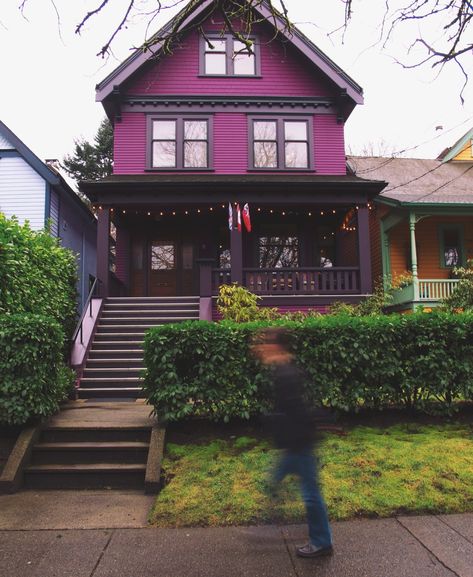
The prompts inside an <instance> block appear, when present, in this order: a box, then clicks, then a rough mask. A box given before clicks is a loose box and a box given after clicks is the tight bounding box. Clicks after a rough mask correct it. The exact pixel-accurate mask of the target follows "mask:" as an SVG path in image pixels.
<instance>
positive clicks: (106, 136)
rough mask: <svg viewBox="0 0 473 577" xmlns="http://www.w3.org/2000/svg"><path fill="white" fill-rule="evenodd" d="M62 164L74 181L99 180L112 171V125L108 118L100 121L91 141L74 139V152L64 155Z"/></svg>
mask: <svg viewBox="0 0 473 577" xmlns="http://www.w3.org/2000/svg"><path fill="white" fill-rule="evenodd" d="M62 165H63V167H64V169H65V170H66V172H67V173H68V174H69V175H70V176H71V177H72V178H73V179H74V180H76V181H80V180H100V179H101V178H104V177H105V176H108V175H109V174H111V173H112V168H113V127H112V125H111V123H110V121H109V120H108V118H104V119H103V120H102V122H101V123H100V126H99V129H98V130H97V134H96V135H95V137H94V141H93V143H91V142H88V141H87V140H84V139H78V140H76V141H75V147H74V153H73V154H68V155H66V156H65V157H64V160H63V162H62Z"/></svg>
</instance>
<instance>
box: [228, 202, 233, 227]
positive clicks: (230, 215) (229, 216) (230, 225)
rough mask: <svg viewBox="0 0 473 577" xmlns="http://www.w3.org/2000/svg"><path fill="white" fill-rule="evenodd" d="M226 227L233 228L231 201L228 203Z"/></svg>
mask: <svg viewBox="0 0 473 577" xmlns="http://www.w3.org/2000/svg"><path fill="white" fill-rule="evenodd" d="M228 228H229V229H230V230H233V208H232V203H231V202H229V203H228Z"/></svg>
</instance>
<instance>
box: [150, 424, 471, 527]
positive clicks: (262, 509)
mask: <svg viewBox="0 0 473 577" xmlns="http://www.w3.org/2000/svg"><path fill="white" fill-rule="evenodd" d="M318 454H319V457H320V463H321V474H320V478H321V484H322V487H323V491H324V495H325V499H326V501H327V506H328V509H329V514H330V518H331V519H332V520H341V519H351V518H355V517H361V516H367V517H373V516H377V517H387V516H392V515H394V514H397V513H402V514H405V513H424V512H429V513H454V512H464V511H473V426H471V425H468V424H456V425H419V424H400V425H395V426H391V427H387V428H374V427H355V428H353V429H351V430H349V431H347V432H346V435H344V436H338V435H335V434H332V433H326V434H325V435H324V438H323V440H322V442H321V444H320V446H319V449H318ZM276 458H277V451H275V450H274V449H273V448H272V447H271V445H270V444H269V443H268V442H267V441H266V440H264V439H263V438H261V436H254V437H253V436H238V435H236V436H234V437H229V436H228V435H227V436H224V435H223V436H222V438H214V439H211V438H208V439H206V440H202V439H200V441H199V440H198V439H197V440H196V441H194V442H169V443H168V444H167V447H166V456H165V459H164V462H163V472H164V476H165V482H166V485H165V487H164V488H163V490H162V491H161V493H160V494H159V495H158V497H157V499H156V502H155V505H154V507H153V509H152V511H151V514H150V521H151V523H152V524H153V525H155V526H159V527H170V526H173V527H176V526H191V525H201V526H218V525H233V524H241V525H245V524H256V523H268V522H284V523H291V522H302V521H304V509H303V505H302V503H301V501H300V497H299V491H298V485H297V481H296V480H295V479H293V478H288V479H286V480H285V482H284V483H283V484H282V486H281V491H280V494H279V496H278V498H277V499H276V500H271V499H270V498H269V496H268V495H267V491H266V489H267V477H268V471H270V469H271V466H272V465H273V463H274V461H275V459H276Z"/></svg>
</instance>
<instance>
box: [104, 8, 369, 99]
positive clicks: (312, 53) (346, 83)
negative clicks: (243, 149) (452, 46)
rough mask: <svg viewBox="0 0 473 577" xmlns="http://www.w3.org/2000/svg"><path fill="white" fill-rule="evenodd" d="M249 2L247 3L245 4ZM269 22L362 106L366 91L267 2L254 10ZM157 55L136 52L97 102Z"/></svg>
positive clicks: (106, 80) (194, 12)
mask: <svg viewBox="0 0 473 577" xmlns="http://www.w3.org/2000/svg"><path fill="white" fill-rule="evenodd" d="M243 1H244V2H246V1H247V0H243ZM213 2H214V0H200V1H199V0H197V2H196V3H195V6H194V7H193V9H192V10H191V11H190V13H189V15H188V17H187V18H186V19H185V20H184V22H183V25H182V27H181V30H182V31H185V29H186V28H187V27H188V26H190V25H191V24H192V22H193V21H194V20H195V19H196V18H198V16H199V15H201V14H202V13H203V12H205V10H207V9H208V8H209V7H210V6H211V4H212V3H213ZM188 6H189V5H187V6H186V7H185V8H184V9H183V10H181V12H179V13H178V14H177V15H176V16H175V17H174V18H173V19H172V20H171V21H169V22H168V23H167V24H166V25H165V26H164V27H163V28H161V30H159V31H158V32H157V33H156V34H155V35H154V36H153V38H159V37H163V36H166V33H168V32H169V31H170V30H171V29H172V26H173V24H174V22H175V21H176V20H178V19H179V18H180V17H182V15H183V14H185V12H186V10H189V7H188ZM253 8H254V10H256V11H257V12H258V13H259V14H260V15H261V16H262V17H263V18H265V19H266V21H267V22H268V23H269V24H270V25H271V26H274V27H275V28H277V30H278V32H279V33H280V34H282V35H283V36H284V37H285V38H286V39H287V40H288V41H289V42H291V43H292V44H293V46H295V47H296V48H297V49H298V50H299V51H300V52H302V53H303V54H304V55H305V56H306V57H307V58H308V59H309V60H310V61H311V62H312V63H313V64H314V66H316V67H317V68H318V69H319V70H321V71H322V72H323V73H324V74H325V75H326V76H327V77H328V78H330V80H332V81H333V82H334V83H335V85H336V86H338V87H339V88H340V90H341V91H346V94H347V95H348V96H349V97H350V98H351V99H352V100H353V101H354V102H355V103H356V104H363V89H362V88H361V86H359V85H358V84H357V83H356V82H355V81H354V80H353V79H352V78H351V77H350V76H348V74H346V73H345V72H344V71H343V70H342V69H341V68H340V67H339V66H337V65H336V64H335V62H333V60H331V59H330V58H329V57H328V56H327V55H326V54H325V53H324V52H322V51H321V50H320V49H319V48H318V47H317V46H316V45H315V44H314V43H313V42H312V41H311V40H309V38H307V36H305V35H304V34H303V33H302V32H301V31H300V30H298V29H297V28H296V27H294V26H292V27H291V28H290V30H289V29H288V28H287V26H286V24H285V22H284V20H283V18H282V17H280V16H278V17H276V18H274V16H273V14H272V13H271V11H270V8H269V7H268V4H267V2H266V1H263V2H262V3H261V4H258V5H257V6H254V7H253ZM161 47H162V42H160V43H157V44H156V51H157V50H159V49H160V48H161ZM156 51H150V50H148V51H147V52H143V51H142V50H140V49H138V50H136V51H135V52H134V53H133V54H132V55H131V56H129V57H128V58H127V59H126V60H124V61H123V62H122V63H121V64H120V65H119V66H118V67H117V68H116V69H115V70H114V71H113V72H111V73H110V74H109V75H108V76H107V77H106V78H104V80H102V81H101V82H99V83H98V84H97V86H96V90H97V93H96V100H97V101H99V102H101V101H103V100H105V99H106V98H107V97H108V96H110V94H111V93H112V92H113V89H114V88H115V87H116V86H120V84H122V83H123V82H125V81H126V80H128V78H130V76H131V75H132V74H133V73H135V72H136V71H137V70H138V69H139V68H140V67H141V66H143V64H145V63H146V62H147V61H148V60H150V59H151V58H153V57H155V53H156Z"/></svg>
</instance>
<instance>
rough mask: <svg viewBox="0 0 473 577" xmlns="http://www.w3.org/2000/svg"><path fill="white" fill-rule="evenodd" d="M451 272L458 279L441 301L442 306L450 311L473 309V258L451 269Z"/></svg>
mask: <svg viewBox="0 0 473 577" xmlns="http://www.w3.org/2000/svg"><path fill="white" fill-rule="evenodd" d="M453 273H454V274H455V276H456V278H458V279H460V280H459V282H458V284H457V286H456V287H455V290H454V291H453V293H452V294H451V295H450V296H449V297H448V298H446V299H445V300H444V301H443V305H444V307H445V308H446V309H447V310H449V311H452V312H458V311H473V259H470V260H469V261H468V262H467V266H466V267H459V268H455V269H453Z"/></svg>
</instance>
